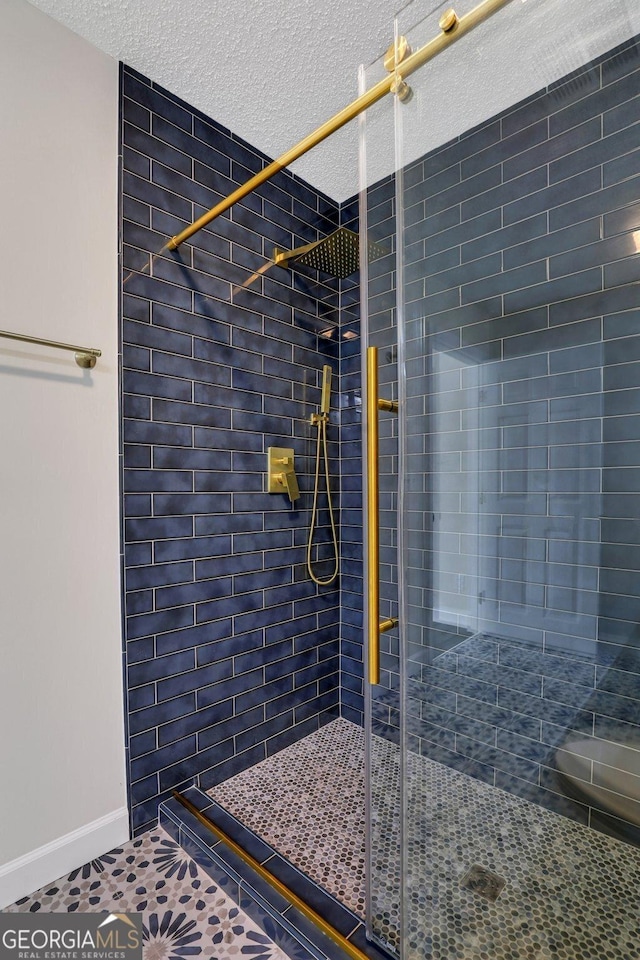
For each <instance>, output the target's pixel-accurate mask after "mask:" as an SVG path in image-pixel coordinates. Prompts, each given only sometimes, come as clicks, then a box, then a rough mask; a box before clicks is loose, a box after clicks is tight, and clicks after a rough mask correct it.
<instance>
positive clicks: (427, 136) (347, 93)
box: [0, 0, 640, 201]
mask: <svg viewBox="0 0 640 960" xmlns="http://www.w3.org/2000/svg"><path fill="white" fill-rule="evenodd" d="M0 2H1V0H0ZM31 2H33V3H34V5H35V6H37V7H39V8H40V9H41V10H43V11H44V12H45V13H48V14H49V15H50V16H52V17H54V18H55V19H56V20H59V21H60V22H61V23H63V24H65V25H66V26H68V27H70V28H71V29H72V30H74V31H75V32H76V33H78V34H80V35H81V36H83V37H85V38H86V39H87V40H90V41H91V42H92V43H94V44H95V45H96V46H97V47H99V48H100V49H102V50H104V51H105V52H106V53H108V54H110V55H111V56H113V57H115V58H117V59H119V60H124V61H125V62H126V63H128V64H129V65H130V66H132V67H134V68H135V69H136V70H139V71H140V72H141V73H143V74H145V75H146V76H148V77H150V78H151V79H153V80H155V81H156V82H157V83H159V84H161V85H162V86H164V87H166V88H168V89H169V90H171V91H172V92H173V93H175V94H176V95H178V96H180V97H182V98H183V99H184V100H186V101H188V102H189V103H191V104H192V105H193V106H195V107H197V108H199V109H200V110H202V111H203V112H204V113H206V114H208V115H209V116H210V117H212V118H213V119H215V120H216V121H218V122H219V123H221V124H223V125H224V126H226V127H228V128H229V129H230V130H232V131H233V132H234V133H235V134H237V135H238V136H240V137H242V138H244V139H245V140H247V141H248V142H249V143H251V144H253V145H254V146H256V147H258V148H259V149H260V150H262V151H264V152H265V153H266V154H268V155H269V156H272V157H275V156H278V154H280V153H282V152H284V150H286V149H288V148H289V147H291V146H293V145H294V144H295V143H297V141H298V140H300V139H301V138H302V137H303V136H305V135H306V134H307V133H309V132H310V131H311V130H313V129H314V128H315V127H317V126H318V125H319V124H320V123H322V122H323V121H324V120H326V119H327V118H328V117H330V116H331V115H332V114H333V113H335V112H337V111H338V110H339V109H340V108H341V107H343V106H345V105H346V104H347V103H349V102H350V101H351V100H352V99H353V98H354V97H355V96H356V95H357V92H358V88H357V83H358V80H357V76H358V65H359V64H361V63H365V64H369V63H371V62H372V61H374V60H375V59H376V58H377V57H379V56H380V54H382V53H383V52H384V50H385V49H386V48H387V46H388V45H389V43H390V41H391V38H392V36H393V16H394V13H395V12H396V10H397V9H398V8H399V7H401V6H402V3H401V0H325V2H324V3H321V2H319V0H288V2H284V0H226V2H222V0H31ZM475 2H477V0H458V2H457V3H456V9H457V10H458V12H459V13H461V14H462V13H464V12H465V11H466V10H467V9H469V8H470V7H471V6H473V5H475ZM449 3H450V0H446V2H438V0H416V2H415V3H413V4H411V5H410V6H409V7H408V8H407V9H406V10H405V12H404V13H403V14H402V15H401V19H400V22H401V26H402V29H403V32H410V34H411V39H412V42H414V46H415V44H416V41H417V42H419V43H423V42H425V41H426V40H427V39H429V37H431V36H433V35H434V33H435V32H436V31H437V26H436V23H437V15H438V13H439V12H441V11H442V9H444V8H445V7H446V6H448V5H449ZM428 14H430V15H431V16H430V17H429V18H428V21H427V25H426V26H423V27H421V28H420V27H418V28H417V29H416V30H414V31H413V32H411V31H409V29H408V28H409V27H412V26H413V24H414V22H417V21H418V20H420V19H421V18H422V17H425V16H427V15H428ZM498 18H501V21H500V25H501V29H499V30H493V29H489V25H488V24H484V25H483V26H482V27H480V28H479V29H478V30H477V31H474V33H473V34H472V35H470V36H468V37H466V38H464V39H463V40H462V41H461V42H460V43H459V44H455V45H454V47H453V48H452V49H451V51H449V52H447V54H446V55H443V57H441V58H438V59H437V61H434V62H433V63H432V64H431V65H430V66H429V67H427V68H425V70H429V71H430V77H431V83H432V89H433V92H434V96H433V99H432V102H431V103H430V104H429V105H428V106H427V105H426V104H424V102H425V101H426V100H427V99H428V98H427V94H426V88H425V87H424V85H425V84H426V82H427V74H425V77H424V79H421V80H420V89H421V91H422V89H423V88H425V95H424V96H423V97H422V101H423V104H424V106H423V108H422V112H424V113H425V117H424V118H423V117H422V113H421V111H420V110H419V109H418V108H417V107H416V105H415V103H414V105H413V107H412V108H411V110H412V113H409V112H408V113H407V117H410V116H415V117H416V118H417V119H419V120H422V119H425V120H426V121H428V122H425V123H420V124H419V129H420V130H421V134H420V138H419V139H418V138H415V137H414V138H413V139H414V140H415V141H416V142H415V144H413V143H412V144H410V145H408V150H409V153H415V151H416V150H417V151H418V152H425V151H426V150H427V149H430V148H432V147H434V146H437V145H438V144H439V143H442V142H444V141H446V140H447V139H449V138H450V137H451V136H453V135H455V134H457V133H461V132H463V131H464V130H465V129H468V128H469V126H472V125H474V123H479V122H480V121H482V120H484V119H485V118H486V117H488V116H491V115H492V114H493V113H495V112H496V111H497V110H500V109H504V108H505V107H506V106H508V105H510V104H511V103H514V102H516V101H517V100H518V99H520V98H522V97H524V96H527V95H528V94H530V93H532V92H534V91H535V90H537V89H539V88H540V87H541V86H542V85H543V84H544V83H548V82H551V81H552V80H555V79H557V78H558V77H560V76H563V75H564V74H565V73H567V72H568V71H569V70H571V69H574V68H575V67H577V66H579V65H580V64H581V63H584V62H586V61H587V60H589V59H591V58H592V57H595V56H598V55H599V54H600V53H603V52H605V51H606V50H607V49H610V48H611V47H612V46H614V45H615V44H616V43H620V42H621V41H623V40H625V39H627V38H628V37H630V36H632V35H634V34H635V33H638V32H640V2H639V0H526V4H525V0H513V2H512V3H511V4H509V6H508V7H507V8H506V9H505V10H504V11H502V12H500V13H499V14H498V15H497V16H496V18H495V20H494V21H492V23H495V22H496V21H497V19H498ZM436 64H437V68H436ZM374 72H375V71H373V70H371V71H369V74H368V80H369V84H368V85H370V82H371V81H372V79H373V78H374ZM377 75H379V74H377ZM377 75H376V76H377ZM452 98H453V100H452ZM416 99H417V98H416ZM443 100H444V102H443ZM447 101H449V102H447ZM452 106H453V107H454V110H453V116H452V111H451V107H452ZM373 110H377V111H378V113H377V122H378V124H379V125H380V129H381V130H382V125H381V118H382V116H383V115H384V113H385V111H386V113H387V114H388V113H389V107H388V106H385V108H373ZM371 112H372V113H373V111H371ZM372 126H373V128H374V129H375V127H376V118H374V120H373V124H372ZM392 142H393V133H392V131H391V132H390V131H389V128H388V125H387V126H386V127H385V129H384V132H382V133H381V134H380V138H379V140H378V144H379V149H378V148H377V147H376V148H375V149H374V150H373V151H371V150H370V151H369V153H370V154H371V153H373V155H374V160H376V161H377V162H375V163H374V164H373V167H372V176H376V177H377V176H378V175H383V174H385V173H387V172H389V166H390V164H392V162H393V158H392V151H391V150H390V148H389V147H390V144H392ZM385 146H386V149H385ZM416 155H417V154H416ZM405 159H411V157H410V156H408V155H407V157H406V158H405ZM292 169H293V170H294V171H295V172H296V173H297V174H298V175H299V176H301V177H303V178H304V179H305V180H308V181H309V182H310V183H312V184H314V186H316V187H317V188H319V189H320V190H323V191H324V192H325V193H328V194H329V195H330V196H332V197H333V198H334V199H336V200H339V201H342V200H345V199H346V198H347V197H350V196H352V195H353V194H354V193H355V192H356V191H357V188H358V138H357V124H356V123H351V124H350V125H349V126H348V127H347V128H345V129H344V130H343V131H341V132H339V133H337V134H335V135H334V136H333V137H331V138H330V140H328V141H326V142H325V143H324V144H323V145H321V146H320V147H317V148H316V149H315V150H313V151H311V153H309V154H307V155H306V157H304V158H302V159H301V160H299V161H298V162H297V163H296V164H295V165H294V166H293V167H292Z"/></svg>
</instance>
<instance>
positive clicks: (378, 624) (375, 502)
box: [367, 347, 398, 684]
mask: <svg viewBox="0 0 640 960" xmlns="http://www.w3.org/2000/svg"><path fill="white" fill-rule="evenodd" d="M379 410H388V411H391V412H392V413H396V412H397V410H398V404H397V403H396V402H395V400H383V399H381V398H380V397H379V396H378V348H377V347H367V637H368V644H367V649H368V654H369V657H368V659H369V669H368V675H369V683H371V684H376V683H380V634H381V633H386V631H387V630H393V628H394V627H395V626H397V623H398V621H397V620H396V618H395V617H390V618H389V619H387V620H382V621H381V620H380V482H379V469H378V457H379V447H380V444H379V440H378V411H379Z"/></svg>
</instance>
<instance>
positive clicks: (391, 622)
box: [378, 617, 400, 633]
mask: <svg viewBox="0 0 640 960" xmlns="http://www.w3.org/2000/svg"><path fill="white" fill-rule="evenodd" d="M399 622H400V621H399V620H398V618H397V617H389V619H388V620H381V621H380V623H379V624H378V633H388V632H389V630H393V628H394V627H397V626H398V623H399Z"/></svg>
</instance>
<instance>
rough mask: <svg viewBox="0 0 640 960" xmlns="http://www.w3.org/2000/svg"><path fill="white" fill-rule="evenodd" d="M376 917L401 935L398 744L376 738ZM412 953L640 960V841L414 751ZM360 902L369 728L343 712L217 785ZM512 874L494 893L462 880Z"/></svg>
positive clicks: (360, 907) (408, 874)
mask: <svg viewBox="0 0 640 960" xmlns="http://www.w3.org/2000/svg"><path fill="white" fill-rule="evenodd" d="M372 766H373V770H374V777H373V780H374V783H375V785H376V788H377V795H376V802H375V803H374V807H375V808H376V810H377V816H376V818H375V820H374V822H373V824H372V833H373V838H374V841H373V842H374V847H375V849H376V861H377V864H378V865H379V869H376V871H375V875H374V876H373V877H372V897H373V908H374V913H375V918H374V920H373V927H374V930H375V932H376V934H377V935H378V937H379V938H380V939H381V941H383V942H386V943H387V944H388V945H389V946H390V947H392V948H394V947H396V946H397V944H398V937H399V929H398V928H399V924H400V914H399V900H398V894H397V891H398V889H399V868H400V864H399V857H398V849H399V827H400V824H399V816H398V812H399V809H400V803H399V798H398V784H399V751H398V748H397V747H396V746H395V745H393V744H391V743H389V742H387V741H386V740H383V739H381V738H379V737H374V738H373V744H372ZM408 766H409V769H408V792H407V809H408V824H409V826H408V830H407V841H408V857H407V863H406V868H405V880H406V883H407V889H408V890H409V891H410V896H409V910H408V913H409V916H408V921H407V922H408V927H409V930H408V935H407V943H406V957H407V960H422V958H429V960H462V958H464V960H471V958H474V960H475V958H483V960H484V958H491V960H521V958H536V960H576V958H580V960H605V958H606V960H637V958H638V957H640V899H639V898H638V890H639V889H640V850H639V849H637V848H636V847H632V846H630V845H628V844H626V843H622V842H621V841H618V840H614V839H611V838H610V837H607V836H605V835H604V834H601V833H598V832H596V831H594V830H589V829H587V828H586V827H584V826H582V825H580V824H578V823H576V822H574V821H572V820H569V819H567V818H565V817H562V816H560V815H558V814H555V813H551V812H549V811H547V810H544V809H543V808H541V807H538V806H536V805H535V804H533V803H530V802H529V801H527V800H522V799H520V798H517V797H512V796H509V795H508V794H506V793H504V792H503V791H501V790H498V789H496V788H495V787H492V786H489V785H487V784H484V783H481V782H479V781H477V780H473V779H471V778H470V777H467V776H466V775H464V774H461V773H457V772H454V771H451V770H449V769H448V768H446V767H444V766H442V765H441V764H438V763H435V762H434V761H431V760H428V759H426V758H423V757H418V756H415V755H410V757H409V761H408ZM209 793H210V795H211V796H212V797H213V798H214V799H215V800H216V801H217V802H218V803H220V804H221V805H222V806H224V807H226V809H227V810H228V811H229V812H230V813H232V814H233V815H235V816H236V817H237V818H238V819H239V820H241V821H242V822H243V823H244V824H245V825H246V826H248V827H250V828H251V829H252V830H253V831H254V832H255V833H257V834H259V835H260V836H261V837H263V838H264V839H265V840H266V841H267V842H269V843H270V844H271V845H272V846H274V847H275V848H276V849H277V850H278V851H279V852H280V853H281V854H282V855H284V856H286V857H287V858H288V859H289V860H290V861H291V862H292V863H294V864H295V865H296V866H298V867H300V869H302V870H304V872H305V873H306V874H307V875H308V876H309V877H311V879H312V880H314V881H315V882H316V883H318V884H319V885H320V886H322V887H324V889H326V890H327V891H328V892H329V893H331V894H333V896H335V897H336V898H337V899H339V900H340V901H342V902H343V903H344V904H345V905H346V906H348V907H349V908H350V909H351V910H353V911H354V912H355V913H357V914H359V915H360V916H363V915H364V905H365V846H364V844H365V823H364V810H365V803H364V801H365V792H364V732H363V730H362V729H361V728H360V727H358V726H356V725H355V724H352V723H350V722H348V721H347V720H342V719H341V720H335V721H333V722H332V723H330V724H328V725H326V726H325V727H323V728H321V729H320V730H319V731H318V732H317V733H313V734H311V735H310V736H308V737H305V738H304V739H303V740H301V741H299V742H298V743H296V744H293V745H292V746H290V747H287V748H286V749H285V750H282V751H280V752H279V753H278V754H276V755H274V756H273V757H270V758H269V759H268V760H265V761H263V762H262V763H260V764H258V765H257V766H255V767H252V768H251V769H250V770H246V771H244V772H243V773H241V774H238V775H237V776H235V777H232V778H231V779H230V780H227V781H225V782H224V783H221V784H219V785H218V786H217V787H215V788H213V789H212V790H210V791H209ZM474 865H480V866H483V867H485V868H487V869H489V870H490V871H492V872H493V873H495V874H497V875H499V876H500V877H502V878H504V880H505V881H506V884H505V886H504V889H503V891H502V893H501V894H500V896H499V898H498V899H497V900H496V901H495V902H490V901H488V900H486V899H484V898H482V897H481V896H479V895H478V894H476V893H473V892H472V891H470V890H469V889H466V888H465V887H463V886H462V885H461V880H462V878H463V876H464V875H465V874H466V873H467V871H468V870H469V869H470V868H471V867H472V866H474Z"/></svg>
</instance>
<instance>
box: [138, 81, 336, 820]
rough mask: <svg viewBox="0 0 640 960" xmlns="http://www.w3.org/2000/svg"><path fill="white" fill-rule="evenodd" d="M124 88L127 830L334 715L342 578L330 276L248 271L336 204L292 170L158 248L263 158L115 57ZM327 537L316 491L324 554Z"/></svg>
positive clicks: (323, 226)
mask: <svg viewBox="0 0 640 960" xmlns="http://www.w3.org/2000/svg"><path fill="white" fill-rule="evenodd" d="M121 88H122V99H121V108H122V115H121V121H122V125H121V138H122V187H123V197H122V267H123V284H122V321H121V324H122V411H123V421H122V460H123V473H122V488H123V530H124V533H123V537H124V611H125V620H126V637H125V639H126V644H125V646H126V652H125V660H126V663H125V666H126V686H127V708H128V730H129V733H128V738H129V739H128V744H127V749H128V767H129V781H130V800H131V810H132V826H133V830H134V831H135V832H139V831H141V830H144V829H145V828H146V827H147V826H148V825H149V824H151V823H153V822H155V821H156V820H157V808H158V803H159V801H160V800H162V799H164V798H166V797H167V796H168V795H169V792H170V791H171V790H172V789H174V788H180V787H182V786H184V785H187V784H191V783H194V782H196V783H198V784H199V785H200V786H202V787H203V788H205V789H206V788H208V787H210V786H212V785H213V784H215V783H216V782H218V781H219V780H222V779H226V778H227V777H229V776H232V775H233V774H234V773H237V772H239V771H240V770H242V769H244V768H246V767H247V766H250V765H252V764H254V763H256V762H259V761H260V760H262V759H264V758H265V757H266V756H268V755H270V754H271V753H273V752H275V751H277V750H279V749H281V748H282V747H284V746H286V745H287V744H289V743H291V742H293V741H294V740H296V739H298V738H299V737H301V736H304V735H305V734H307V733H310V732H311V731H313V730H315V729H317V728H318V726H319V725H320V724H322V723H325V722H326V721H328V720H330V719H333V718H334V717H335V716H337V715H338V712H339V707H340V689H339V678H340V657H339V651H340V613H339V581H338V582H337V583H335V584H334V585H333V586H331V587H321V588H317V587H316V586H315V585H314V584H313V583H312V582H311V580H310V579H309V577H308V575H307V571H306V566H305V555H306V539H307V532H308V529H309V519H310V502H311V489H312V488H311V484H312V480H313V476H312V470H313V467H314V456H315V449H314V433H312V428H311V425H310V423H309V417H310V415H311V413H313V412H315V411H316V410H317V405H318V403H319V399H320V385H321V375H322V366H323V364H330V365H331V367H332V368H333V370H334V372H335V373H336V376H337V374H338V372H339V360H340V357H339V342H340V340H339V335H338V328H339V325H340V318H339V307H340V284H339V281H337V280H332V279H331V278H328V277H325V276H322V277H319V276H318V275H317V274H315V273H313V272H307V273H304V272H303V271H298V272H293V271H289V270H284V269H282V268H280V267H272V268H271V269H270V270H267V271H266V272H265V273H261V274H259V275H258V276H257V277H254V278H253V280H251V278H252V275H253V274H254V273H255V272H256V271H258V270H259V269H260V268H261V267H262V266H263V265H264V263H265V261H268V260H270V259H271V258H272V256H273V250H274V247H276V246H278V247H283V248H292V247H294V246H297V245H300V244H303V243H308V242H310V241H312V240H316V239H318V238H319V237H320V236H322V235H324V234H325V233H328V232H330V231H331V230H332V229H335V227H337V226H338V224H339V220H340V210H339V207H338V205H337V204H336V203H334V202H333V201H332V200H330V199H329V198H327V197H326V196H323V195H321V194H319V193H318V192H317V191H316V190H314V189H312V188H311V187H309V186H308V185H307V184H305V183H304V182H302V181H301V180H300V179H298V178H296V177H295V176H293V175H291V174H289V173H287V172H283V173H281V174H279V175H278V176H277V177H276V178H274V179H273V180H272V181H271V182H270V183H268V184H265V185H264V186H263V187H262V188H261V189H260V190H259V191H257V192H256V193H254V194H252V195H251V196H249V197H247V199H246V200H245V201H244V202H243V203H241V204H238V205H236V206H235V207H234V208H233V210H232V211H231V212H230V213H227V214H225V215H224V216H222V217H220V218H219V219H218V220H217V221H216V222H215V223H213V224H211V226H210V227H208V228H207V229H204V230H202V231H200V232H199V233H198V234H197V235H196V236H195V237H194V238H193V239H192V240H191V241H189V242H186V243H184V244H183V245H182V246H180V248H179V249H178V250H177V251H175V252H169V251H167V250H166V249H163V248H164V246H165V244H166V241H167V240H168V238H169V237H170V236H172V235H173V234H175V233H177V232H178V231H180V230H181V229H182V228H183V227H185V226H186V225H187V224H188V223H190V222H191V221H192V220H194V219H195V218H197V217H198V216H199V215H200V214H202V213H203V212H204V211H205V210H206V209H208V208H210V207H211V206H213V205H214V204H215V203H216V202H217V201H218V200H219V199H220V197H221V195H224V194H226V193H228V192H230V191H231V190H233V189H234V188H235V186H237V185H238V184H239V183H242V182H244V181H245V180H246V179H248V177H249V176H250V175H251V174H253V173H254V172H256V171H258V170H260V169H262V167H263V165H264V164H265V163H266V162H267V161H268V158H265V157H264V156H263V155H261V154H260V153H259V152H258V151H256V150H254V149H253V148H252V147H251V146H250V145H248V144H246V143H244V142H243V141H241V140H239V139H238V138H237V137H235V136H234V135H233V134H232V133H230V132H229V131H228V130H225V129H223V128H222V127H220V126H219V125H218V124H216V123H215V122H213V121H211V120H210V119H208V118H207V117H204V116H202V115H201V114H199V113H198V112H197V111H195V110H193V109H191V108H190V107H189V106H188V105H187V104H185V103H183V102H181V101H179V100H177V99H176V98H175V97H173V96H172V95H171V94H170V93H168V92H167V91H166V90H163V89H161V88H160V87H158V86H157V85H156V84H155V83H153V82H151V81H149V80H148V79H146V78H145V77H142V76H140V75H139V74H137V73H136V72H135V71H133V70H131V69H129V68H128V67H123V68H122V74H121ZM248 281H249V282H248ZM245 284H247V285H246V286H245ZM337 398H338V391H337V390H336V391H335V392H334V395H333V404H332V406H333V409H332V412H331V417H332V422H331V424H330V427H329V437H330V444H329V453H330V458H331V468H332V476H333V479H332V484H333V493H334V497H336V498H339V494H340V491H339V457H338V432H337V431H338V420H339V415H340V408H339V403H338V399H337ZM270 446H284V447H293V448H294V450H295V458H296V468H297V475H298V480H299V484H300V490H301V493H302V497H301V499H300V500H299V501H298V502H297V504H296V505H295V507H291V506H290V504H289V502H288V500H287V499H286V498H285V497H284V496H283V495H280V494H277V495H270V494H268V493H267V492H266V490H267V487H266V480H265V470H266V464H267V449H268V447H270ZM336 506H337V507H338V508H339V506H340V504H339V499H337V502H336ZM328 534H329V530H328V517H327V515H326V508H325V507H324V506H323V509H322V511H321V514H320V522H319V526H318V530H317V534H316V539H315V544H314V554H315V555H316V556H317V558H318V560H319V561H320V572H321V573H322V570H323V563H324V562H325V557H326V555H327V543H328Z"/></svg>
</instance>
